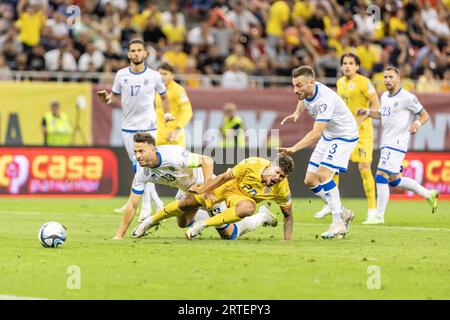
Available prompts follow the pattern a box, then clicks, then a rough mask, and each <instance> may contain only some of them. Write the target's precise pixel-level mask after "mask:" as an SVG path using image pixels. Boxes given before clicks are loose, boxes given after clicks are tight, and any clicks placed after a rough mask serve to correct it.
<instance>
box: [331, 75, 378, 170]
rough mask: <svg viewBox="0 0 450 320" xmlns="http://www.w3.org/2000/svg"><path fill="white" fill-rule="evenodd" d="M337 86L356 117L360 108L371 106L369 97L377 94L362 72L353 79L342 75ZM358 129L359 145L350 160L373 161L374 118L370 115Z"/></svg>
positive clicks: (340, 94)
mask: <svg viewBox="0 0 450 320" xmlns="http://www.w3.org/2000/svg"><path fill="white" fill-rule="evenodd" d="M336 86H337V91H338V94H339V96H340V97H341V98H342V100H344V102H345V104H346V105H347V107H348V108H349V109H350V111H351V112H352V114H353V116H355V118H356V111H357V110H358V109H367V108H369V97H371V96H372V95H373V94H376V91H375V88H374V87H373V85H372V83H371V82H370V80H369V79H368V78H366V77H364V76H362V75H360V74H357V75H356V76H355V77H354V78H353V79H351V80H347V78H346V77H342V78H340V79H339V80H338V81H337V83H336ZM358 129H359V140H358V145H357V147H356V148H355V150H354V151H353V153H352V154H351V156H350V160H351V161H353V162H371V161H372V152H373V124H372V118H370V117H369V118H367V119H365V120H364V121H362V122H361V123H360V125H359V127H358Z"/></svg>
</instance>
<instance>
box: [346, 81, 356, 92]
mask: <svg viewBox="0 0 450 320" xmlns="http://www.w3.org/2000/svg"><path fill="white" fill-rule="evenodd" d="M354 87H355V83H354V82H350V83H349V85H348V89H349V90H353V88H354Z"/></svg>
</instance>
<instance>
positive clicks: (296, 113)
mask: <svg viewBox="0 0 450 320" xmlns="http://www.w3.org/2000/svg"><path fill="white" fill-rule="evenodd" d="M304 110H305V104H304V103H303V100H298V102H297V107H296V109H295V111H294V113H293V114H291V115H289V116H287V117H286V118H284V119H283V120H281V123H280V124H281V125H283V124H285V123H286V122H288V121H294V122H297V120H298V118H300V115H301V114H302V112H303V111H304Z"/></svg>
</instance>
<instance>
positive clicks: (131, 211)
mask: <svg viewBox="0 0 450 320" xmlns="http://www.w3.org/2000/svg"><path fill="white" fill-rule="evenodd" d="M141 198H142V196H141V195H139V194H135V193H133V192H131V194H130V198H128V202H127V204H126V206H125V212H124V214H123V216H122V220H121V221H120V226H119V229H117V232H116V235H115V237H114V238H113V240H123V237H124V236H125V233H126V232H127V229H128V227H129V226H130V224H131V221H133V218H134V215H135V214H136V210H137V208H138V206H139V203H140V202H141Z"/></svg>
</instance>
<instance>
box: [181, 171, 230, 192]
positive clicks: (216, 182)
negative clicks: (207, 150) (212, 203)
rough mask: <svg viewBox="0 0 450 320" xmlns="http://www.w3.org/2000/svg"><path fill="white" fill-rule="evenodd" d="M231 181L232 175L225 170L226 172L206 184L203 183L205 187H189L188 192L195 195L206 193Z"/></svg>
mask: <svg viewBox="0 0 450 320" xmlns="http://www.w3.org/2000/svg"><path fill="white" fill-rule="evenodd" d="M231 179H234V177H233V175H232V174H231V170H227V171H226V172H224V173H222V174H220V175H218V176H217V177H215V178H214V179H212V180H210V181H209V182H208V183H205V185H204V186H203V187H201V188H198V187H197V186H192V187H190V188H189V192H191V193H196V194H201V193H208V192H210V191H212V190H214V189H216V188H217V187H219V186H221V185H223V184H224V183H226V182H228V181H230V180H231Z"/></svg>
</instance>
